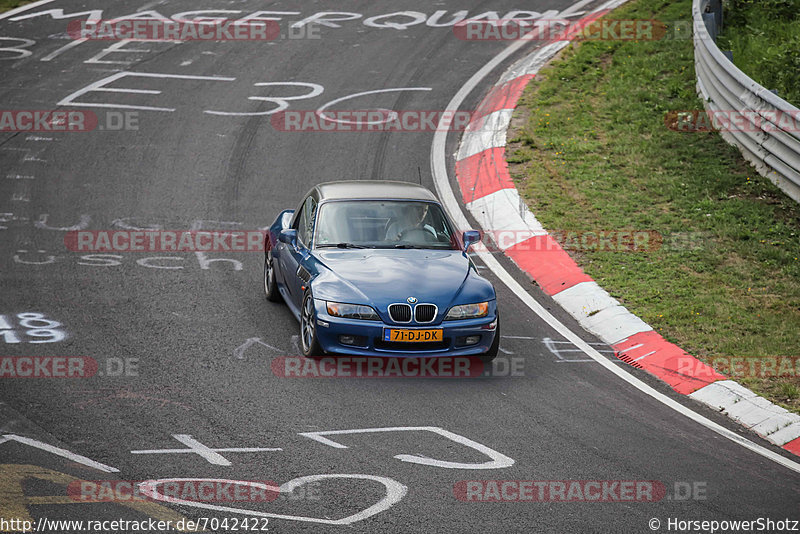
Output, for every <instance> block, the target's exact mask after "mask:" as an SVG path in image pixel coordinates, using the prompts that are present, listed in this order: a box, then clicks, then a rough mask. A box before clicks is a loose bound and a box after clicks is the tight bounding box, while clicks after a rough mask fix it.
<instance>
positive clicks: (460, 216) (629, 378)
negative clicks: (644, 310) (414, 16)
mask: <svg viewBox="0 0 800 534" xmlns="http://www.w3.org/2000/svg"><path fill="white" fill-rule="evenodd" d="M625 1H626V0H610V1H608V2H606V3H604V4H603V5H601V6H599V7H598V8H597V9H596V10H595V11H601V10H604V9H613V8H615V7H617V6H619V5H622V4H623V3H625ZM567 9H569V8H567ZM534 31H536V30H534ZM527 43H528V41H527V40H526V39H524V38H523V39H520V40H519V41H516V42H514V43H512V44H511V45H509V46H508V47H507V48H506V49H505V50H503V51H502V52H500V53H499V54H497V55H496V56H495V57H494V58H492V59H491V60H490V61H489V62H488V63H486V64H485V65H484V66H483V67H481V68H480V69H479V70H478V71H477V72H476V73H475V74H473V75H472V77H470V79H469V80H467V82H466V83H465V84H464V85H463V86H462V87H461V88H460V89H459V90H458V92H456V94H455V95H454V96H453V98H452V99H451V100H450V102H449V104H448V105H447V107H446V108H445V114H446V112H448V111H450V112H456V111H458V110H459V108H460V106H461V104H462V103H463V102H464V99H465V98H466V97H467V95H469V94H470V93H471V92H472V91H473V90H474V89H475V88H476V87H477V86H478V84H479V83H480V82H482V81H483V79H484V78H486V77H487V76H488V75H489V74H490V73H491V72H492V71H493V70H494V69H495V68H497V66H498V65H500V64H501V63H502V62H503V61H505V60H506V59H508V58H509V57H510V56H511V55H513V54H514V53H515V52H517V51H518V50H519V49H520V48H522V47H523V46H524V45H525V44H527ZM565 46H566V45H565ZM544 52H545V54H548V53H550V54H551V53H552V50H549V49H548V50H545V51H544ZM543 55H544V54H543ZM540 59H543V58H540ZM446 142H447V130H446V129H444V128H443V125H442V124H441V121H440V125H439V127H438V128H437V129H436V132H435V133H434V136H433V142H432V143H431V172H432V175H433V182H434V185H435V187H436V192H437V194H438V196H439V199H440V200H441V202H442V204H443V205H444V206H445V209H447V212H448V213H449V215H450V217H451V218H452V219H453V221H454V222H455V223H456V225H457V226H459V227H461V228H468V227H469V222H468V221H467V218H466V217H465V216H464V213H463V211H461V206H460V205H459V203H458V200H456V197H455V194H454V193H453V189H452V187H451V186H450V180H449V178H448V175H447V159H446V155H445V145H446ZM477 254H478V256H479V257H480V258H481V260H482V261H483V262H484V263H485V264H486V266H487V267H489V269H491V271H492V272H493V273H494V274H495V276H497V278H499V279H500V280H501V281H502V282H503V283H504V284H505V285H506V286H507V287H508V288H509V289H510V290H511V291H513V292H514V294H516V295H517V297H518V298H519V299H520V300H521V301H522V302H523V303H524V304H526V305H527V306H528V307H529V308H530V309H531V310H532V311H533V312H534V313H535V314H536V315H538V316H539V317H540V318H541V319H542V320H543V321H544V322H546V323H547V324H548V325H550V327H552V328H553V329H554V330H555V331H556V332H558V333H559V334H561V335H562V336H563V337H564V338H566V339H567V340H569V341H571V342H572V343H573V344H574V345H575V346H576V347H578V348H580V349H581V350H583V352H584V353H585V354H586V355H587V356H589V357H590V358H592V359H593V360H595V361H597V362H598V363H600V364H601V365H602V366H603V367H605V368H606V369H607V370H608V371H610V372H612V373H614V374H615V375H617V377H619V378H620V379H622V380H624V381H625V382H627V383H628V384H630V385H631V386H633V387H635V388H636V389H638V390H640V391H641V392H643V393H645V394H646V395H649V396H651V397H653V398H654V399H656V400H657V401H659V402H661V403H662V404H664V405H666V406H667V407H669V408H672V409H673V410H675V411H676V412H678V413H680V414H681V415H684V416H685V417H688V418H689V419H691V420H693V421H695V422H696V423H699V424H701V425H703V426H704V427H706V428H708V429H709V430H712V431H713V432H716V433H717V434H719V435H721V436H723V437H725V438H727V439H729V440H731V441H733V442H735V443H738V444H739V445H741V446H742V447H744V448H746V449H749V450H751V451H753V452H755V453H756V454H759V455H761V456H763V457H764V458H767V459H770V460H772V461H774V462H776V463H778V464H780V465H782V466H784V467H786V468H788V469H790V470H792V471H795V472H796V473H800V463H797V462H795V461H793V460H790V459H789V458H786V457H784V456H781V455H780V454H778V453H776V452H773V451H771V450H769V449H767V448H766V447H763V446H761V445H758V444H757V443H754V442H752V441H750V440H749V439H746V438H744V437H742V436H740V435H738V434H737V433H735V432H733V431H732V430H729V429H727V428H725V427H724V426H722V425H720V424H718V423H715V422H714V421H711V420H710V419H708V418H706V417H704V416H702V415H700V414H699V413H696V412H694V411H693V410H691V409H689V408H687V407H686V406H684V405H682V404H681V403H679V402H677V401H675V400H673V399H672V398H670V397H668V396H667V395H664V394H663V393H661V392H659V391H657V390H656V389H654V388H653V387H651V386H649V385H647V384H645V383H644V382H642V381H641V380H639V379H638V378H636V377H635V376H633V375H631V374H630V373H628V372H627V371H626V370H623V369H621V368H619V367H617V366H616V365H615V364H614V363H613V362H611V361H610V360H608V359H607V358H605V357H604V356H603V355H601V354H600V353H599V352H598V351H597V350H596V349H595V348H594V347H592V346H591V345H590V344H589V343H587V342H586V341H584V340H583V339H581V337H580V336H579V335H578V334H576V333H574V332H573V331H572V330H570V329H569V328H567V327H566V326H565V325H564V324H563V323H561V321H559V320H558V319H556V318H555V317H554V316H553V315H552V314H551V313H550V312H549V311H547V309H545V308H544V306H542V305H541V304H540V303H539V302H537V301H536V299H534V298H533V297H532V296H531V295H530V294H529V293H528V292H527V291H526V290H525V288H523V287H522V286H521V285H520V284H519V282H517V281H516V280H515V279H514V278H513V277H512V276H511V275H510V274H509V273H508V271H506V269H505V268H504V267H503V266H502V265H501V264H500V262H498V261H497V259H495V258H494V256H492V255H491V254H490V253H487V252H485V251H477Z"/></svg>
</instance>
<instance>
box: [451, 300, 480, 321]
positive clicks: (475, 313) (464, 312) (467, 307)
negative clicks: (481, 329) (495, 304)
mask: <svg viewBox="0 0 800 534" xmlns="http://www.w3.org/2000/svg"><path fill="white" fill-rule="evenodd" d="M488 314H489V303H488V302H478V303H476V304H461V305H459V306H453V307H452V308H450V311H449V312H447V317H445V318H444V320H445V321H452V320H453V319H476V318H478V317H486V316H487V315H488Z"/></svg>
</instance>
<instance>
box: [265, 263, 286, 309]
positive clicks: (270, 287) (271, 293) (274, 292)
mask: <svg viewBox="0 0 800 534" xmlns="http://www.w3.org/2000/svg"><path fill="white" fill-rule="evenodd" d="M264 295H266V297H267V300H268V301H270V302H282V301H283V297H282V296H281V292H280V291H278V284H277V283H276V282H275V268H274V267H273V265H272V252H271V251H269V252H267V254H266V256H264Z"/></svg>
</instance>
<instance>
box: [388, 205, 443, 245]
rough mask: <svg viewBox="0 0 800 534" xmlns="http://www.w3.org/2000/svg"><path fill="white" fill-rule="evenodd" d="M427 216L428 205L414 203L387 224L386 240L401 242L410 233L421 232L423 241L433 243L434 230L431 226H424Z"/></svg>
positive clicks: (434, 238)
mask: <svg viewBox="0 0 800 534" xmlns="http://www.w3.org/2000/svg"><path fill="white" fill-rule="evenodd" d="M427 216H428V203H427V202H414V203H413V204H412V205H411V206H409V207H408V208H406V209H404V210H403V212H402V213H401V214H400V215H399V217H398V218H397V219H395V221H394V222H392V223H391V224H389V227H388V228H387V229H386V239H387V240H389V241H403V240H404V239H407V238H408V237H409V234H411V233H412V232H423V234H422V235H423V240H424V241H435V240H436V230H434V228H433V227H432V226H431V225H429V224H425V218H426V217H427ZM398 219H399V220H398Z"/></svg>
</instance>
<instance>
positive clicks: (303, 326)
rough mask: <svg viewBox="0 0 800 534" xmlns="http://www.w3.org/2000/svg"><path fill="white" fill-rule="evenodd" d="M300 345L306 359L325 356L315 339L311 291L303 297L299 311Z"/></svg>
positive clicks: (314, 319)
mask: <svg viewBox="0 0 800 534" xmlns="http://www.w3.org/2000/svg"><path fill="white" fill-rule="evenodd" d="M300 345H301V346H302V349H303V356H305V357H306V358H318V357H320V356H324V354H325V352H324V351H323V350H322V347H321V346H320V344H319V339H318V338H317V316H316V309H315V308H314V297H313V296H312V295H311V291H307V292H306V295H305V297H303V307H302V309H301V311H300Z"/></svg>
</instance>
